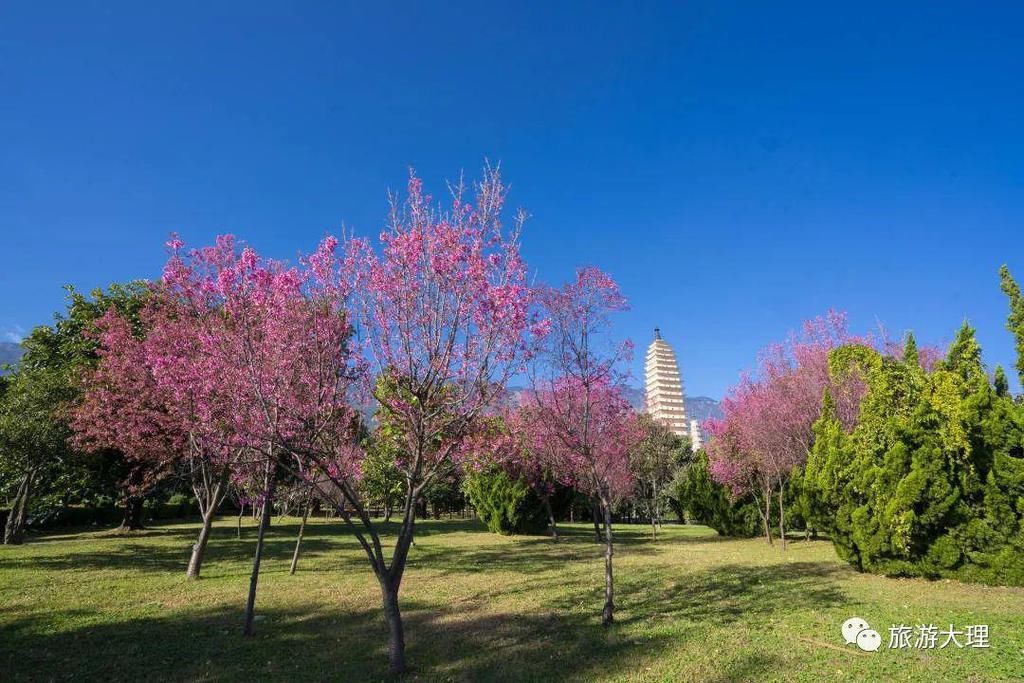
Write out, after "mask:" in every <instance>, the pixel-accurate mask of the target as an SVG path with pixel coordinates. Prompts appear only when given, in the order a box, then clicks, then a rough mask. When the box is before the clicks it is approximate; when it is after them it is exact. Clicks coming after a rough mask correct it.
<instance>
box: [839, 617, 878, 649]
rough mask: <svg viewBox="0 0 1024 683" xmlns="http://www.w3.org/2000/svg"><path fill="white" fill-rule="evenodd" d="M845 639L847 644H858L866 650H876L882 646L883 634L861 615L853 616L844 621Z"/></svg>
mask: <svg viewBox="0 0 1024 683" xmlns="http://www.w3.org/2000/svg"><path fill="white" fill-rule="evenodd" d="M842 631H843V640H845V641H846V644H847V645H854V644H856V645H857V647H859V648H860V649H862V650H864V651H865V652H876V651H877V650H878V648H880V647H882V636H881V635H879V633H878V631H875V630H874V629H872V628H871V627H870V626H869V625H868V622H866V621H864V620H863V619H861V618H860V617H851V618H849V619H847V620H846V621H844V622H843V628H842Z"/></svg>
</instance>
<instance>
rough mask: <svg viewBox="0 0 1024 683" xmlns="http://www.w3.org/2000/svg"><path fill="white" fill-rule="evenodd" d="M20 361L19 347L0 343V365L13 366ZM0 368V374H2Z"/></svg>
mask: <svg viewBox="0 0 1024 683" xmlns="http://www.w3.org/2000/svg"><path fill="white" fill-rule="evenodd" d="M20 359H21V346H19V345H18V344H15V343H14V342H0V365H7V364H8V363H9V364H11V365H14V364H15V363H17V362H18V361H19V360H20ZM3 372H4V371H3V368H0V374H3Z"/></svg>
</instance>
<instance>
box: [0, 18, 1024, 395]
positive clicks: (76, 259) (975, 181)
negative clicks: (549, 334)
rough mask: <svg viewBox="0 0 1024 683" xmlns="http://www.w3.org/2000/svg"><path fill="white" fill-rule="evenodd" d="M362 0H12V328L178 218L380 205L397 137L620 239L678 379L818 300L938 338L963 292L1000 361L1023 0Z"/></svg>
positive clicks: (8, 196)
mask: <svg viewBox="0 0 1024 683" xmlns="http://www.w3.org/2000/svg"><path fill="white" fill-rule="evenodd" d="M377 4H378V5H380V6H379V7H376V8H371V7H370V5H371V3H350V4H346V3H333V2H332V3H327V2H325V3H312V2H310V3H283V2H282V3H279V4H268V3H261V2H244V3H242V2H238V3H226V2H224V3H221V2H217V3H210V2H202V3H200V2H175V3H137V2H135V3H114V2H106V3H89V2H76V3H64V4H63V5H62V6H58V5H61V3H46V4H45V5H44V4H39V3H27V2H26V3H7V4H5V6H4V9H3V10H0V93H2V95H0V102H2V104H0V248H2V250H3V252H2V254H3V258H2V262H0V335H16V334H18V333H20V332H21V331H23V330H26V329H28V328H30V327H32V326H33V325H36V324H39V323H45V322H48V321H49V319H50V316H51V313H52V312H53V311H54V310H55V309H57V308H59V307H60V305H61V303H62V291H61V288H60V286H61V284H62V283H64V282H71V283H74V284H75V285H77V286H79V287H83V288H91V287H93V286H96V285H106V284H108V283H110V282H112V281H117V280H125V279H130V278H133V277H153V276H156V275H157V274H158V273H159V269H160V265H161V263H162V260H163V257H164V254H163V251H162V245H163V242H164V240H165V238H166V235H167V233H168V232H170V231H172V230H174V231H178V232H179V233H180V234H181V235H182V237H183V238H184V239H186V240H187V241H188V242H190V243H203V242H207V241H209V240H211V239H212V238H213V236H214V235H216V234H217V233H221V232H233V233H235V234H237V235H239V236H241V237H243V238H245V239H246V240H247V241H249V242H250V243H252V244H253V245H255V246H256V247H257V248H259V249H260V250H261V251H264V252H267V253H269V254H272V255H276V256H281V257H290V256H293V255H294V254H295V253H296V252H297V251H300V250H309V249H311V248H312V247H313V245H314V244H315V243H316V241H317V239H318V238H319V237H320V236H322V235H323V234H324V232H326V231H333V230H336V229H337V228H338V227H339V226H341V225H342V223H344V224H345V225H347V226H349V227H350V228H352V229H354V230H356V231H357V232H360V233H363V234H376V233H377V231H378V230H379V228H380V226H381V225H382V220H383V218H384V215H385V211H386V202H385V192H386V190H387V189H388V188H399V187H401V186H402V185H403V183H404V179H405V174H406V169H407V167H409V166H415V167H416V168H417V170H418V171H419V172H420V174H421V175H422V176H423V178H424V179H425V182H426V184H427V186H428V188H433V189H434V191H435V193H439V192H440V191H441V188H442V187H443V185H442V183H443V180H444V179H445V178H451V177H453V176H455V175H457V174H458V172H459V171H460V170H461V169H465V170H466V171H467V173H470V174H472V173H474V172H475V171H476V170H477V169H478V168H479V167H480V166H481V164H482V162H483V159H484V158H485V157H487V158H490V159H492V160H500V162H501V163H502V165H503V168H504V171H505V175H506V178H507V179H508V180H509V181H510V182H511V184H512V195H511V202H512V204H513V205H515V206H524V207H526V208H527V209H528V210H529V211H530V213H531V214H532V215H533V219H532V220H531V222H530V223H529V225H528V228H527V233H526V236H525V240H524V246H525V249H524V251H525V254H526V257H527V259H528V261H529V263H530V265H531V267H532V268H533V269H534V270H535V271H536V273H537V275H538V277H539V278H541V279H543V280H546V281H551V282H560V281H562V280H564V279H566V278H568V277H571V275H572V273H573V269H574V267H575V266H576V265H577V264H584V263H587V264H594V265H597V266H600V267H601V268H604V269H606V270H608V271H610V272H611V273H612V274H613V275H614V276H615V277H616V278H617V279H618V280H619V282H620V284H621V285H622V287H623V289H624V291H625V293H626V294H627V296H628V297H629V298H630V299H631V302H632V304H633V308H632V311H631V312H630V313H628V314H626V315H624V316H623V317H622V318H621V320H620V323H621V326H620V331H621V333H622V335H623V336H629V337H631V338H632V339H634V341H636V342H637V345H638V347H639V350H640V351H641V355H642V350H643V349H644V348H645V347H646V344H647V343H648V342H649V340H650V338H651V330H652V328H653V327H654V326H655V325H659V326H660V327H661V328H662V330H663V333H664V336H665V337H666V338H667V339H668V340H669V342H670V343H672V344H673V345H674V346H675V348H676V351H677V353H678V355H679V357H680V362H681V366H682V370H683V374H684V381H685V383H686V385H687V391H688V393H691V394H705V395H710V396H714V397H718V396H721V395H722V393H723V392H724V391H725V390H726V388H727V387H728V386H729V385H730V384H732V383H733V382H734V381H735V380H736V378H737V374H738V373H739V371H741V370H742V369H744V368H746V367H749V366H750V365H751V364H752V363H753V362H754V358H755V354H756V352H757V350H758V348H760V347H761V346H763V345H764V344H765V343H767V342H769V341H770V340H772V339H777V338H779V337H781V336H782V335H784V334H785V332H786V331H787V330H788V329H791V328H793V327H795V326H796V325H798V324H799V322H800V321H801V320H802V319H803V318H806V317H809V316H813V315H815V314H818V313H821V312H823V311H825V310H826V309H827V308H829V307H834V308H838V309H843V310H847V311H849V313H850V317H851V322H852V323H853V327H854V328H855V329H857V330H863V329H866V328H869V327H873V326H875V325H876V323H877V322H878V321H881V322H883V323H884V324H885V325H886V326H887V328H888V329H889V330H890V331H892V332H895V333H900V332H902V331H903V330H905V329H908V328H912V329H913V330H914V331H915V333H916V334H917V336H918V339H919V340H922V341H933V342H943V341H948V340H949V339H950V338H951V336H952V334H953V332H954V331H955V329H956V327H957V326H958V325H959V323H960V322H961V320H963V319H964V318H965V317H966V318H968V319H970V321H971V322H972V323H973V324H974V325H976V326H977V327H978V332H979V338H980V340H981V342H982V344H983V346H984V347H985V351H986V359H987V361H988V362H989V364H990V365H994V364H995V363H997V362H998V363H1002V364H1004V365H1006V366H1007V367H1010V366H1012V364H1013V361H1014V356H1013V344H1012V339H1011V337H1010V336H1009V334H1008V333H1007V332H1006V331H1005V330H1004V322H1005V317H1006V302H1005V300H1004V299H1003V297H1002V295H1001V293H1000V292H999V288H998V275H997V269H998V267H999V265H1000V264H1001V263H1004V262H1006V263H1008V264H1009V265H1010V267H1011V269H1012V270H1014V272H1015V273H1016V274H1017V275H1018V277H1019V278H1021V279H1024V249H1022V247H1024V192H1022V190H1024V133H1022V126H1021V122H1022V121H1024V79H1022V78H1021V75H1022V73H1024V10H1022V9H1021V7H1022V6H1021V5H1019V4H1017V3H985V6H984V7H982V6H980V5H982V3H963V4H954V3H941V4H942V7H937V6H935V5H937V4H939V3H922V4H920V5H916V6H912V5H910V4H904V3H856V4H851V5H849V6H847V7H845V8H836V7H833V6H831V5H832V4H833V3H807V4H803V5H801V4H797V3H785V7H782V6H781V5H780V4H779V3H770V4H769V3H748V4H740V3H723V2H707V3H686V4H685V5H684V4H682V3H663V4H648V3H618V4H611V3H579V4H573V3H568V2H564V3H561V2H560V3H504V4H502V5H499V4H497V3H468V2H467V3H450V4H446V6H444V7H441V6H440V5H436V6H434V7H427V6H426V3H417V4H412V3H409V4H406V3H399V2H395V3H377ZM894 5H899V7H894ZM636 366H637V369H638V370H639V367H640V359H639V358H638V359H637V363H636Z"/></svg>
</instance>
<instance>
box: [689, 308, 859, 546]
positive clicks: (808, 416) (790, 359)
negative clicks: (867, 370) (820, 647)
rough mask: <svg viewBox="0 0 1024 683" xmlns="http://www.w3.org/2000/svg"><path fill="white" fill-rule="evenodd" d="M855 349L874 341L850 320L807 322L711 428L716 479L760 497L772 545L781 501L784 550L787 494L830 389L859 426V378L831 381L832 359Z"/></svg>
mask: <svg viewBox="0 0 1024 683" xmlns="http://www.w3.org/2000/svg"><path fill="white" fill-rule="evenodd" d="M851 343H869V342H866V341H865V340H864V339H857V338H853V337H851V336H850V335H849V333H848V332H847V325H846V316H845V315H843V314H840V313H836V312H834V311H830V312H829V313H828V314H827V315H826V316H824V317H818V318H815V319H813V320H809V321H807V322H805V323H804V325H803V329H802V331H801V333H800V334H795V333H794V334H791V335H789V337H788V338H787V340H786V342H785V343H781V344H773V345H771V346H769V347H768V348H766V349H765V350H764V351H763V352H762V353H761V356H760V363H759V368H758V373H757V375H756V376H750V375H745V376H743V378H742V379H741V381H740V382H739V384H737V385H736V386H735V387H733V388H732V389H731V390H730V392H729V394H728V396H726V398H725V399H723V401H722V411H723V412H724V413H725V416H724V417H723V418H722V419H721V420H710V421H709V423H708V429H709V431H710V433H711V435H712V439H711V441H710V443H709V445H708V458H709V461H710V465H709V467H710V471H711V476H712V477H713V478H714V479H715V480H716V481H717V482H718V483H720V484H723V485H726V486H728V487H729V488H730V489H731V490H732V492H733V494H734V495H741V494H745V493H750V494H752V495H753V496H754V498H755V499H756V501H757V507H758V510H759V512H760V514H761V518H762V522H763V523H764V530H765V537H766V539H767V540H768V542H769V543H771V542H772V541H771V531H770V528H769V527H770V525H769V518H770V511H771V505H772V496H773V495H775V496H777V500H778V510H779V535H780V538H781V541H782V546H783V548H785V544H786V537H785V506H784V501H783V494H784V490H785V486H786V482H787V481H788V479H789V476H790V474H791V473H792V471H793V468H794V467H795V466H798V465H803V464H804V463H805V462H806V461H807V454H808V453H809V452H810V448H811V446H812V440H813V429H812V426H813V424H814V422H815V421H816V420H817V419H818V417H819V415H820V414H821V402H822V395H823V392H824V390H825V388H826V387H828V388H829V390H830V391H831V393H832V396H833V397H834V399H835V401H836V408H837V412H838V414H839V416H840V419H842V420H843V422H844V424H847V425H852V423H853V421H854V419H855V418H856V414H857V409H858V406H859V403H860V398H861V396H862V395H863V391H864V385H863V383H862V382H861V381H860V379H859V377H857V376H856V375H853V376H850V377H846V378H844V380H843V381H842V382H839V381H835V380H834V379H833V378H832V377H831V376H830V374H829V353H830V352H831V351H832V349H835V348H837V347H838V346H841V345H845V344H851Z"/></svg>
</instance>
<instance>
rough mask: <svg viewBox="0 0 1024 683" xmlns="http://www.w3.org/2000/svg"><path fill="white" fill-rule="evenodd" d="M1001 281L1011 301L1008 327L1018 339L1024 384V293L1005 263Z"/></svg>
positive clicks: (1023, 382)
mask: <svg viewBox="0 0 1024 683" xmlns="http://www.w3.org/2000/svg"><path fill="white" fill-rule="evenodd" d="M999 281H1000V287H1001V288H1002V290H1003V294H1005V295H1006V298H1007V299H1009V303H1010V315H1009V317H1008V318H1007V319H1006V329H1008V330H1009V331H1010V332H1011V333H1012V334H1013V337H1014V339H1016V341H1017V374H1018V375H1019V376H1020V381H1021V384H1024V295H1022V294H1021V291H1020V286H1019V285H1018V284H1017V282H1016V280H1014V279H1013V276H1012V275H1010V269H1009V268H1007V267H1006V266H1005V265H1003V266H1002V267H1001V268H1000V269H999Z"/></svg>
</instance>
